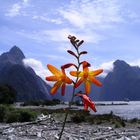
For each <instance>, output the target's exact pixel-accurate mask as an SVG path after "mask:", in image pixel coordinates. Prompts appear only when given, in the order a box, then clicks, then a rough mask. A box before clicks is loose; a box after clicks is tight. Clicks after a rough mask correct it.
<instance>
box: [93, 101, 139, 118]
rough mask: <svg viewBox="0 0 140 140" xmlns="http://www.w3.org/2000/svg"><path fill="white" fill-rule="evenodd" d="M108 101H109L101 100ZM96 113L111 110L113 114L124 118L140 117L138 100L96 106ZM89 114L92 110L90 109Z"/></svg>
mask: <svg viewBox="0 0 140 140" xmlns="http://www.w3.org/2000/svg"><path fill="white" fill-rule="evenodd" d="M103 103H107V104H108V103H110V104H111V102H103ZM113 103H116V104H117V103H124V102H113ZM96 109H97V113H98V114H104V113H110V112H111V111H113V113H114V114H116V115H118V116H121V117H123V118H124V119H132V118H139V119H140V101H130V102H128V105H108V106H97V107H96ZM91 114H93V112H92V111H91Z"/></svg>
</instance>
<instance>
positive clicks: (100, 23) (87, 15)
mask: <svg viewBox="0 0 140 140" xmlns="http://www.w3.org/2000/svg"><path fill="white" fill-rule="evenodd" d="M121 10H122V7H121V6H120V4H119V2H118V0H113V1H110V0H94V1H91V0H86V1H85V0H77V1H74V0H72V2H71V3H70V5H69V6H67V7H62V8H61V9H59V10H58V11H59V13H60V14H61V15H62V16H63V18H64V19H66V20H68V21H69V22H70V23H71V24H72V25H74V26H75V27H78V28H81V29H87V28H92V29H97V28H100V29H101V28H108V27H111V26H113V24H114V23H120V22H124V19H123V16H122V14H121V13H122V11H121Z"/></svg>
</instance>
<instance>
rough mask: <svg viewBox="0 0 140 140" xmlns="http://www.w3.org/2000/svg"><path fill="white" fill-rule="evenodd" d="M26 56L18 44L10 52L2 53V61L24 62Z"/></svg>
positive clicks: (0, 56)
mask: <svg viewBox="0 0 140 140" xmlns="http://www.w3.org/2000/svg"><path fill="white" fill-rule="evenodd" d="M24 58H25V56H24V54H23V52H22V51H21V50H20V48H18V47H17V46H13V47H12V48H11V49H10V51H9V52H6V53H3V54H2V55H0V63H5V62H10V63H13V64H22V60H23V59H24Z"/></svg>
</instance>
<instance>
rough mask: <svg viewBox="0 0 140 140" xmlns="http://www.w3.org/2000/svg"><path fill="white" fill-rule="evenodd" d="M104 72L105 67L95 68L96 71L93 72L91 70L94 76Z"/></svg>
mask: <svg viewBox="0 0 140 140" xmlns="http://www.w3.org/2000/svg"><path fill="white" fill-rule="evenodd" d="M102 72H103V69H98V70H95V71H91V72H89V73H90V75H92V76H97V75H99V74H100V73H102Z"/></svg>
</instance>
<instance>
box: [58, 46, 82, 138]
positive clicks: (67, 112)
mask: <svg viewBox="0 0 140 140" xmlns="http://www.w3.org/2000/svg"><path fill="white" fill-rule="evenodd" d="M75 49H76V51H77V54H78V58H77V62H78V68H77V72H78V71H79V68H80V53H79V50H78V49H77V48H76V47H75ZM78 79H79V78H78V76H77V78H76V80H75V83H77V81H78ZM74 93H75V87H74V86H73V91H72V98H71V101H70V102H69V109H70V108H71V105H72V102H73V99H74ZM68 114H69V110H67V111H66V114H65V118H64V122H63V126H62V129H61V132H60V136H59V140H61V138H62V134H63V131H64V128H65V125H66V120H67V117H68Z"/></svg>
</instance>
